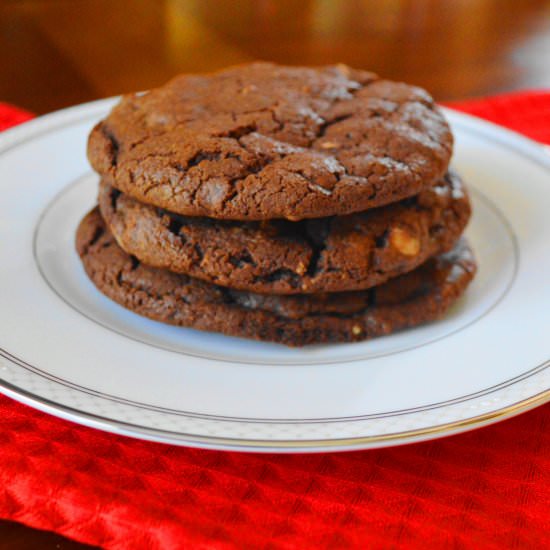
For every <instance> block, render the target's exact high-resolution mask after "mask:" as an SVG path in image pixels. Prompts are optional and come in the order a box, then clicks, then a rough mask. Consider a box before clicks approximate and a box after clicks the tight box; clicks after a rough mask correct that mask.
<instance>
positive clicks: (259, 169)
mask: <svg viewBox="0 0 550 550" xmlns="http://www.w3.org/2000/svg"><path fill="white" fill-rule="evenodd" d="M452 145H453V138H452V134H451V132H450V129H449V126H448V124H447V123H446V121H445V119H444V118H443V115H442V114H441V112H440V111H439V110H438V108H437V107H436V106H435V105H434V103H433V100H432V98H431V97H430V96H429V95H428V94H427V93H426V92H425V91H423V90H421V89H419V88H416V87H412V86H408V85H406V84H402V83H396V82H390V81H387V80H382V79H380V78H379V77H377V76H376V75H374V74H372V73H369V72H364V71H357V70H353V69H350V68H349V67H346V66H341V65H340V66H336V67H323V68H299V67H282V66H277V65H272V64H267V63H254V64H249V65H243V66H239V67H234V68H230V69H227V70H224V71H220V72H217V73H213V74H208V75H184V76H180V77H177V78H175V79H174V80H172V81H171V82H169V83H168V84H166V85H165V86H163V87H161V88H158V89H155V90H153V91H151V92H148V93H145V94H137V95H129V96H125V97H123V99H122V100H121V101H120V103H119V104H118V105H117V106H116V107H115V108H114V109H113V110H112V112H111V113H110V114H109V116H108V117H107V118H106V119H105V120H103V121H102V122H100V123H99V124H98V125H97V126H96V127H95V128H94V129H93V131H92V133H91V134H90V137H89V142H88V157H89V160H90V162H91V164H92V166H93V168H94V169H95V170H96V171H97V172H98V173H99V175H100V177H101V181H100V185H99V206H98V207H97V208H96V209H94V210H93V211H92V212H90V213H89V214H88V215H87V216H86V217H85V218H84V219H83V220H82V222H81V224H80V226H79V229H78V233H77V249H78V252H79V254H80V257H81V259H82V262H83V264H84V268H85V270H86V272H87V273H88V275H89V277H90V278H91V280H92V281H93V282H94V284H95V285H96V286H97V287H98V289H99V290H100V291H101V292H103V293H104V294H106V295H107V296H108V297H110V298H111V299H113V300H115V301H116V302H118V303H119V304H121V305H123V306H124V307H126V308H128V309H130V310H132V311H134V312H136V313H139V314H141V315H144V316H146V317H150V318H152V319H156V320H158V321H162V322H165V323H170V324H174V325H180V326H185V327H193V328H196V329H201V330H209V331H216V332H222V333H225V334H230V335H235V336H243V337H248V338H254V339H259V340H268V341H274V342H281V343H283V344H287V345H292V346H300V345H304V344H312V343H322V342H347V341H358V340H364V339H368V338H372V337H374V336H380V335H384V334H389V333H391V332H394V331H396V330H401V329H404V328H406V327H412V326H415V325H418V324H420V323H424V322H427V321H432V320H435V319H437V318H439V317H441V316H442V315H443V314H444V313H445V312H446V310H447V309H448V308H449V306H450V305H451V304H452V303H453V302H454V301H455V300H456V299H457V298H458V297H459V296H460V295H461V294H462V293H463V291H464V289H465V288H466V287H467V285H468V283H469V282H470V281H471V279H472V278H473V276H474V273H475V262H474V259H473V256H472V253H471V251H470V249H469V248H468V246H467V244H466V243H465V242H464V241H463V240H462V239H461V234H462V232H463V230H464V228H465V226H466V224H467V222H468V218H469V216H470V203H469V200H468V195H467V192H466V189H465V188H464V185H463V183H462V182H461V180H460V178H459V177H458V176H457V175H456V174H453V173H452V172H450V171H449V170H448V165H449V161H450V158H451V154H452Z"/></svg>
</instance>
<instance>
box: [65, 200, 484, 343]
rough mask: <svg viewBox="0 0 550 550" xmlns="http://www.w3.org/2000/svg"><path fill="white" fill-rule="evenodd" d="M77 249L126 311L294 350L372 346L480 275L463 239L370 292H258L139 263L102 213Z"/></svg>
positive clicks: (86, 222)
mask: <svg viewBox="0 0 550 550" xmlns="http://www.w3.org/2000/svg"><path fill="white" fill-rule="evenodd" d="M76 247H77V250H78V253H79V255H80V257H81V260H82V263H83V265H84V268H85V270H86V272H87V274H88V276H89V277H90V279H91V280H92V282H93V283H94V284H95V285H96V287H97V288H98V289H99V290H100V291H101V292H102V293H103V294H105V295H106V296H108V297H109V298H111V299H112V300H114V301H115V302H118V303H119V304H121V305H122V306H124V307H125V308H127V309H130V310H132V311H134V312H136V313H138V314H140V315H143V316H145V317H149V318H151V319H155V320H157V321H162V322H165V323H169V324H173V325H178V326H184V327H192V328H196V329H200V330H207V331H215V332H221V333H224V334H228V335H233V336H242V337H247V338H253V339H257V340H267V341H273V342H280V343H283V344H286V345H290V346H301V345H305V344H314V343H324V342H351V341H359V340H366V339H369V338H373V337H376V336H382V335H385V334H390V333H392V332H395V331H397V330H401V329H404V328H407V327H412V326H416V325H419V324H421V323H425V322H428V321H432V320H434V319H437V318H439V317H441V316H442V315H443V314H444V313H445V312H446V311H447V309H448V308H449V306H450V305H451V304H453V303H454V302H455V301H456V300H457V298H458V297H459V296H460V295H461V294H462V293H463V291H464V290H465V288H466V287H467V286H468V284H469V283H470V281H471V280H472V278H473V277H474V274H475V271H476V264H475V260H474V258H473V256H472V253H471V250H470V249H469V247H468V246H467V245H466V243H465V242H464V241H460V242H459V243H458V244H457V245H456V246H455V248H454V249H453V250H452V251H451V252H449V253H447V254H444V255H441V256H437V257H434V258H431V259H430V260H428V261H427V262H426V263H424V264H423V265H422V266H420V267H419V268H417V269H415V270H414V271H411V272H410V273H407V274H405V275H401V276H399V277H397V278H395V279H391V280H390V281H388V282H387V283H384V284H383V285H381V286H378V287H375V288H371V289H369V290H366V291H356V292H342V293H327V294H312V295H298V296H277V295H263V294H255V293H251V292H244V291H239V290H231V289H228V288H224V287H221V286H217V285H213V284H211V283H206V282H204V281H200V280H198V279H194V278H191V277H189V276H187V275H182V274H175V273H171V272H169V271H166V270H161V269H156V268H152V267H147V266H145V265H144V264H141V263H140V262H139V260H137V259H136V258H135V257H133V256H131V255H129V254H127V253H125V252H124V251H123V250H122V249H121V248H120V247H119V246H118V245H117V243H116V241H115V239H114V238H113V236H112V235H111V234H110V232H109V230H108V228H107V227H106V225H105V223H104V221H103V219H102V217H101V215H100V213H99V210H98V209H97V208H96V209H94V210H92V211H91V212H90V213H89V214H88V215H87V216H86V217H85V218H84V219H83V220H82V222H81V223H80V225H79V228H78V230H77V236H76Z"/></svg>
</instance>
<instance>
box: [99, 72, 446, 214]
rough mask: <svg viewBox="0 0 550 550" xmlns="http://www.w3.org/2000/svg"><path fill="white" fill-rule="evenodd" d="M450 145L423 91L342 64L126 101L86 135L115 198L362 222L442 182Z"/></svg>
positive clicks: (170, 87) (225, 77)
mask: <svg viewBox="0 0 550 550" xmlns="http://www.w3.org/2000/svg"><path fill="white" fill-rule="evenodd" d="M452 142H453V139H452V135H451V132H450V129H449V126H448V125H447V123H446V121H445V119H444V117H443V115H442V114H441V112H440V111H439V110H438V108H437V107H436V106H435V105H434V102H433V100H432V98H431V97H430V96H429V95H428V94H427V93H426V92H425V91H424V90H422V89H419V88H416V87H413V86H409V85H407V84H402V83H397V82H390V81H387V80H382V79H380V78H378V77H377V76H376V75H374V74H372V73H369V72H364V71H357V70H353V69H350V68H348V67H346V66H343V65H338V66H334V67H332V66H331V67H321V68H303V67H284V66H278V65H273V64H269V63H253V64H249V65H241V66H237V67H233V68H229V69H226V70H224V71H220V72H217V73H212V74H206V75H183V76H179V77H177V78H175V79H173V80H172V81H170V82H169V83H168V84H166V85H165V86H163V87H161V88H157V89H155V90H152V91H151V92H148V93H146V94H142V95H137V94H134V95H128V96H125V97H123V99H122V100H121V102H120V103H119V104H118V105H117V106H116V107H115V108H114V109H113V110H112V112H111V113H110V114H109V116H108V117H107V118H106V119H105V120H104V121H102V122H100V123H99V124H98V125H97V126H96V127H95V128H94V129H93V130H92V133H91V134H90V137H89V141H88V158H89V160H90V162H91V164H92V166H93V168H94V169H95V170H96V171H97V172H99V173H100V174H101V175H102V176H103V178H104V179H105V180H106V181H107V182H108V183H110V184H111V185H112V186H114V187H115V188H117V189H119V190H120V191H123V192H124V193H126V194H128V195H131V196H133V197H134V198H136V199H138V200H140V201H142V202H146V203H149V204H153V205H155V206H159V207H161V208H165V209H167V210H170V211H172V212H176V213H179V214H184V215H191V216H207V217H212V218H220V219H233V220H263V219H272V218H287V219H289V220H299V219H303V218H317V217H324V216H332V215H341V214H348V213H352V212H359V211H364V210H367V209H369V208H373V207H376V206H381V205H384V204H388V203H391V202H395V201H397V200H400V199H403V198H406V197H409V196H412V195H415V194H417V193H419V192H420V191H421V190H422V189H425V188H428V187H430V186H431V185H432V184H433V183H434V181H435V180H436V179H438V178H440V177H442V176H443V175H444V173H445V172H446V169H447V166H448V164H449V160H450V157H451V153H452Z"/></svg>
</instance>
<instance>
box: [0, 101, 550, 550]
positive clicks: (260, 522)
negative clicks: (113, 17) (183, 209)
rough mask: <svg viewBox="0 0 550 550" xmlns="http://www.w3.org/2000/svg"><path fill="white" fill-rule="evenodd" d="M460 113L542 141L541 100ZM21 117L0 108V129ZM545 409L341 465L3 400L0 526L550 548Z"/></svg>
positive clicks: (162, 543)
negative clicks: (69, 416) (145, 433)
mask: <svg viewBox="0 0 550 550" xmlns="http://www.w3.org/2000/svg"><path fill="white" fill-rule="evenodd" d="M455 106H456V107H458V108H460V109H462V110H464V111H468V112H470V113H472V114H475V115H478V116H482V117H485V118H487V119H490V120H492V121H494V122H499V123H501V124H504V125H506V126H509V127H511V128H513V129H515V130H518V131H521V132H523V133H524V134H526V135H528V136H530V137H533V138H535V139H539V140H541V141H545V142H547V143H550V92H549V93H544V92H530V93H521V94H513V95H505V96H500V97H495V98H490V99H484V100H477V101H470V102H466V103H461V104H460V105H457V104H455ZM28 117H29V115H28V114H26V113H24V112H22V111H19V110H15V109H14V108H12V107H9V106H5V105H1V104H0V125H3V126H4V127H6V126H8V125H10V124H15V123H18V122H22V121H23V120H24V119H25V118H28ZM549 495H550V405H546V406H544V407H540V408H539V409H537V410H534V411H531V412H529V413H526V414H524V415H522V416H520V417H517V418H514V419H511V420H507V421H505V422H502V423H500V424H497V425H494V426H490V427H487V428H483V429H481V430H478V431H475V432H471V433H467V434H462V435H457V436H453V437H448V438H446V439H442V440H439V441H433V442H428V443H419V444H415V445H409V446H405V447H398V448H392V449H382V450H375V451H363V452H353V453H342V454H320V455H294V456H282V455H279V456H278V455H257V454H239V453H226V452H217V451H200V450H193V449H185V448H180V447H173V446H169V445H162V444H155V443H148V442H143V441H138V440H133V439H129V438H124V437H119V436H115V435H111V434H107V433H103V432H100V431H96V430H93V429H90V428H84V427H80V426H78V425H76V424H72V423H70V422H66V421H63V420H58V419H56V418H54V417H52V416H48V415H46V414H43V413H40V412H37V411H34V410H33V409H31V408H29V407H26V406H24V405H20V404H18V403H16V402H15V401H12V400H10V399H8V398H6V397H0V517H3V518H8V519H13V520H17V521H20V522H23V523H26V524H27V525H31V526H33V527H38V528H41V529H49V530H53V531H57V532H59V533H61V534H63V535H66V536H69V537H72V538H74V539H77V540H79V541H82V542H87V543H90V544H96V545H100V546H104V547H106V548H118V549H122V548H124V549H126V548H132V549H136V548H137V549H141V548H144V549H153V550H155V549H159V550H160V549H167V548H169V549H177V548H208V549H229V548H370V549H372V548H417V547H418V548H426V547H428V548H442V547H444V548H476V549H480V548H495V549H499V550H501V549H503V548H533V549H534V548H550V535H549V527H550V525H549V512H550V496H549Z"/></svg>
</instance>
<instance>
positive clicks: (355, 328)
mask: <svg viewBox="0 0 550 550" xmlns="http://www.w3.org/2000/svg"><path fill="white" fill-rule="evenodd" d="M351 332H353V334H354V336H359V335H360V334H361V333H362V332H363V329H362V328H361V327H360V326H359V325H353V327H352V329H351Z"/></svg>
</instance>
